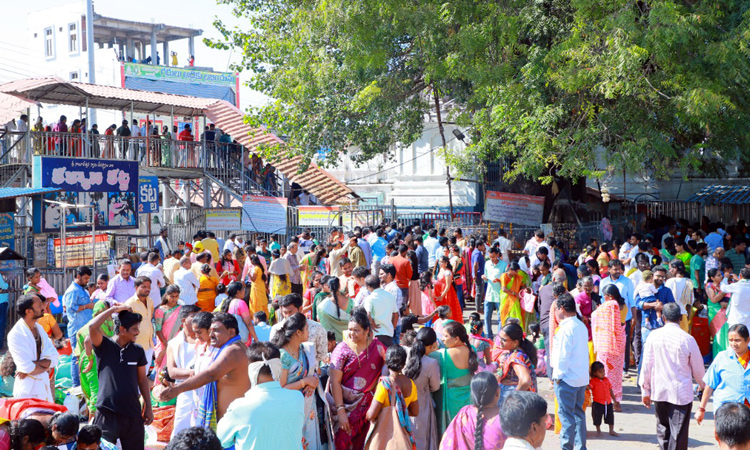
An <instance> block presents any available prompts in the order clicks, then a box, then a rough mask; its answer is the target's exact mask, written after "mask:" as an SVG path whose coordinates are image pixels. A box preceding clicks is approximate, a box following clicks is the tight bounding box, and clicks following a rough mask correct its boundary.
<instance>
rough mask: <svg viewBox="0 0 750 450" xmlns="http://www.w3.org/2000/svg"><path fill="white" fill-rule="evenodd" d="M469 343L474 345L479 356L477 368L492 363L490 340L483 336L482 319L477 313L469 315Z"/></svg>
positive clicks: (483, 367) (480, 368)
mask: <svg viewBox="0 0 750 450" xmlns="http://www.w3.org/2000/svg"><path fill="white" fill-rule="evenodd" d="M468 325H469V333H468V335H469V343H470V344H471V345H473V346H474V348H475V349H476V352H477V357H478V358H479V370H482V369H485V368H487V367H488V366H490V365H492V346H493V344H492V341H491V340H489V339H487V338H486V337H484V321H483V320H482V319H481V318H480V317H479V314H478V313H471V314H470V316H469V323H468Z"/></svg>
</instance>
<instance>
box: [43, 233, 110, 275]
mask: <svg viewBox="0 0 750 450" xmlns="http://www.w3.org/2000/svg"><path fill="white" fill-rule="evenodd" d="M95 245H96V246H95V251H96V260H97V261H102V260H105V259H107V258H109V236H107V235H106V234H97V235H96V244H95ZM54 246H55V267H62V254H63V253H62V252H63V248H62V241H61V240H60V239H59V238H58V239H55V241H54ZM91 256H92V255H91V235H88V236H74V237H69V238H65V267H78V266H92V265H94V260H93V259H91Z"/></svg>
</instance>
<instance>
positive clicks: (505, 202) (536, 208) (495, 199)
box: [484, 191, 544, 226]
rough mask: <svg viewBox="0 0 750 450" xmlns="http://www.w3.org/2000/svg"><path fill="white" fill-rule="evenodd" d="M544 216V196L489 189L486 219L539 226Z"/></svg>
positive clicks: (485, 209) (485, 210) (485, 212)
mask: <svg viewBox="0 0 750 450" xmlns="http://www.w3.org/2000/svg"><path fill="white" fill-rule="evenodd" d="M543 216H544V197H536V196H533V195H523V194H511V193H508V192H498V191H487V202H486V204H485V207H484V220H487V221H489V222H505V223H514V224H518V225H528V226H539V224H541V223H542V218H543Z"/></svg>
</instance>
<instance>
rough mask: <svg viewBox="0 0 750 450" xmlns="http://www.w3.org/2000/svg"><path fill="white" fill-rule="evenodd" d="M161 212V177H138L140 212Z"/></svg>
mask: <svg viewBox="0 0 750 450" xmlns="http://www.w3.org/2000/svg"><path fill="white" fill-rule="evenodd" d="M158 212H159V178H157V177H138V213H139V214H140V213H158Z"/></svg>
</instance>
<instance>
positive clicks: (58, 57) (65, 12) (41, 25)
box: [27, 0, 202, 130]
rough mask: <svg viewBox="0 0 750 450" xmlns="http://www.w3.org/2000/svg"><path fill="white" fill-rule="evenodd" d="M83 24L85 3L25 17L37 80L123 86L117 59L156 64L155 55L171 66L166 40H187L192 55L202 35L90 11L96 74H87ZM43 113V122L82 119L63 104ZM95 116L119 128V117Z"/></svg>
mask: <svg viewBox="0 0 750 450" xmlns="http://www.w3.org/2000/svg"><path fill="white" fill-rule="evenodd" d="M86 20H87V14H86V0H78V1H75V2H72V3H68V4H65V5H60V6H57V7H52V8H47V9H43V10H39V11H35V12H32V13H29V15H28V27H27V32H28V36H27V42H28V45H27V52H28V63H29V65H30V66H33V67H39V68H43V71H41V72H40V73H39V74H38V75H39V76H49V75H54V76H57V77H60V78H62V79H64V80H67V81H77V82H83V83H93V82H96V84H103V85H109V86H123V85H124V78H125V74H124V72H123V68H122V64H121V62H120V59H121V58H125V59H130V58H135V59H137V60H138V61H143V60H145V59H147V58H149V57H151V58H152V60H156V59H157V53H158V57H159V58H160V60H161V64H162V65H170V63H171V58H170V57H169V54H170V52H169V43H170V42H172V41H175V40H180V39H188V49H189V50H188V51H189V53H190V54H194V53H195V52H194V48H195V46H194V38H195V37H196V36H200V35H201V34H202V31H201V30H194V29H191V28H185V27H176V26H170V25H165V24H159V23H144V22H134V21H128V20H122V19H118V18H112V17H104V16H101V15H99V14H96V12H94V20H93V30H94V33H93V34H94V51H95V55H94V60H95V70H94V72H93V73H89V59H88V52H89V48H88V43H87V36H86V33H87V28H86V25H87V24H86ZM159 44H161V45H159ZM181 61H182V63H183V64H185V63H186V61H187V55H182V57H181ZM92 75H93V76H92ZM41 114H42V116H43V117H44V119H45V122H47V123H55V122H57V119H58V118H59V116H60V115H61V114H65V115H68V117H79V116H81V115H82V116H85V112H84V111H78V108H73V107H66V106H62V105H48V106H45V108H44V110H42V111H41ZM92 118H94V117H92ZM95 118H96V120H97V121H98V122H99V125H100V127H99V128H100V130H102V129H103V128H104V126H106V125H109V124H111V123H115V124H118V125H119V123H120V121H121V120H122V113H120V112H117V111H98V117H95ZM105 124H106V125H105Z"/></svg>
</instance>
